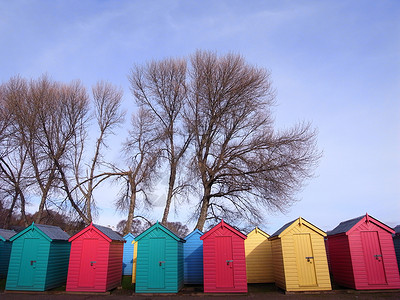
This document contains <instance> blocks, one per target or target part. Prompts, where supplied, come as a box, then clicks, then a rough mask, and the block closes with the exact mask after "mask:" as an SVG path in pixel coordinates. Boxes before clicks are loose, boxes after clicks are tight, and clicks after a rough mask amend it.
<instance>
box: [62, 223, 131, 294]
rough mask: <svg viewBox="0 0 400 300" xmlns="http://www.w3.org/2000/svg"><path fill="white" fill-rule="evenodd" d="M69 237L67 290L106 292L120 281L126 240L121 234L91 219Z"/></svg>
mask: <svg viewBox="0 0 400 300" xmlns="http://www.w3.org/2000/svg"><path fill="white" fill-rule="evenodd" d="M69 241H70V242H71V257H70V260H69V268H68V279H67V287H66V290H67V291H70V292H106V291H109V290H111V289H113V288H116V287H117V286H119V285H120V283H121V278H122V257H123V251H124V243H125V240H124V239H123V237H122V236H120V235H119V234H118V233H117V232H115V231H114V230H112V229H111V228H108V227H104V226H100V225H96V224H93V223H91V224H90V225H89V226H87V227H86V228H84V229H83V230H81V231H80V232H78V233H77V234H75V235H74V236H72V237H71V238H70V239H69Z"/></svg>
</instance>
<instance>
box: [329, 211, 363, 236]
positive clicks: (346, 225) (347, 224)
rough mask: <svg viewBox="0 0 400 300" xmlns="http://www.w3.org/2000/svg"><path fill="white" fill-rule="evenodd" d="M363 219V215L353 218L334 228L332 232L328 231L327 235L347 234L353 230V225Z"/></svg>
mask: <svg viewBox="0 0 400 300" xmlns="http://www.w3.org/2000/svg"><path fill="white" fill-rule="evenodd" d="M364 217H365V215H362V216H360V217H357V218H354V219H351V220H347V221H343V222H341V223H340V224H339V225H338V226H336V227H335V228H334V229H333V230H331V231H329V232H328V235H335V234H339V233H344V232H347V231H349V230H350V229H351V228H353V226H354V225H356V224H357V223H358V222H360V221H361V220H362V219H363V218H364Z"/></svg>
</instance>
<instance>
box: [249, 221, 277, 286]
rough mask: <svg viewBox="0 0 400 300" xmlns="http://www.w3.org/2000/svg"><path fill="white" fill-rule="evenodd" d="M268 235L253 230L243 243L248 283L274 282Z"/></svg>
mask: <svg viewBox="0 0 400 300" xmlns="http://www.w3.org/2000/svg"><path fill="white" fill-rule="evenodd" d="M268 237H269V235H268V234H266V233H265V232H263V231H262V230H260V229H258V228H255V229H254V230H252V231H251V232H250V233H249V234H248V235H247V239H246V240H245V241H244V246H245V252H246V272H247V282H248V283H270V282H274V270H273V265H272V245H271V244H272V243H271V241H269V240H268Z"/></svg>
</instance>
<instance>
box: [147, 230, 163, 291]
mask: <svg viewBox="0 0 400 300" xmlns="http://www.w3.org/2000/svg"><path fill="white" fill-rule="evenodd" d="M165 264H166V260H165V238H150V251H149V270H148V284H149V288H153V289H163V288H165Z"/></svg>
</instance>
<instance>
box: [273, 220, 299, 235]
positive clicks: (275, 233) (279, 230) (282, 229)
mask: <svg viewBox="0 0 400 300" xmlns="http://www.w3.org/2000/svg"><path fill="white" fill-rule="evenodd" d="M296 220H297V219H296ZM296 220H293V221H291V222H289V223H286V224H285V225H283V226H282V227H281V228H279V229H278V230H277V231H275V232H274V233H273V234H272V235H271V236H270V238H272V237H274V236H278V235H280V234H281V233H282V232H283V231H284V230H285V229H286V228H288V227H289V226H290V225H292V224H293V223H294V222H295V221H296Z"/></svg>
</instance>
